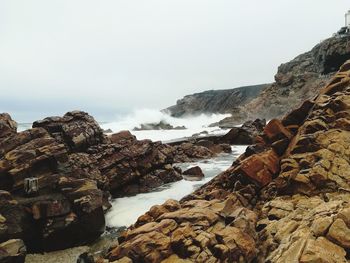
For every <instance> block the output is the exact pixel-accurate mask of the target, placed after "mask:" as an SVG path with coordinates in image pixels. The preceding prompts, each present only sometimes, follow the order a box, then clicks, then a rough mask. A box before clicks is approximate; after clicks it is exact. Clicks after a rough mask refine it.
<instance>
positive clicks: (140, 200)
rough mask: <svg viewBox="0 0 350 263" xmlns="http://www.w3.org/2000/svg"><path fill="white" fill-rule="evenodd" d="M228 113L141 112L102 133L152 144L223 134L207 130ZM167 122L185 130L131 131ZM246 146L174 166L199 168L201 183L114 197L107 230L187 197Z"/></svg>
mask: <svg viewBox="0 0 350 263" xmlns="http://www.w3.org/2000/svg"><path fill="white" fill-rule="evenodd" d="M229 116H230V114H211V115H206V114H201V115H199V116H195V117H186V118H174V117H172V116H170V115H168V114H166V113H163V112H160V111H158V110H151V109H143V110H135V111H134V112H132V113H130V114H128V115H126V116H124V117H122V118H119V119H118V120H116V121H115V122H110V123H104V124H102V125H101V127H102V128H103V129H104V130H108V129H110V130H111V131H112V132H118V131H121V130H130V131H131V132H132V134H134V135H135V136H136V137H137V139H139V140H142V139H151V140H152V141H162V142H168V141H171V140H176V139H180V138H187V137H191V136H192V135H193V134H198V133H201V132H203V131H206V132H207V134H202V136H207V135H222V134H225V133H226V132H227V131H228V130H226V129H220V128H219V127H209V125H210V124H212V123H215V122H218V121H220V120H222V119H223V118H225V117H229ZM160 121H163V122H166V123H168V124H170V125H172V126H174V127H176V126H185V127H186V129H185V130H145V131H132V130H133V129H134V128H135V127H139V126H140V125H141V124H145V123H159V122H160ZM245 149H246V146H232V153H222V154H220V155H219V156H217V157H215V158H212V159H209V160H200V161H197V162H191V163H181V164H174V165H175V166H178V167H180V168H181V169H182V170H186V169H189V168H191V167H193V166H199V167H201V169H202V171H203V173H204V175H205V176H204V178H203V179H202V180H201V181H195V182H193V181H186V180H181V181H178V182H174V183H170V184H167V185H163V186H161V187H159V188H157V189H154V190H153V191H152V192H150V193H142V194H137V195H135V196H130V197H123V198H117V199H114V200H113V201H112V209H111V210H110V211H109V212H108V213H107V215H106V222H107V225H108V226H109V227H124V226H130V225H131V224H132V223H134V222H135V221H136V220H137V218H138V217H139V216H140V215H142V214H144V213H145V212H147V211H148V210H149V209H150V208H151V207H152V206H154V205H159V204H162V203H164V202H165V201H166V200H168V199H175V200H180V199H181V198H182V197H184V196H186V195H188V194H190V193H191V192H193V191H194V190H196V189H197V188H198V187H200V186H201V185H203V184H205V183H207V182H209V181H210V180H211V179H212V178H214V177H215V176H216V175H218V174H219V173H221V172H222V171H225V170H226V169H227V168H229V167H230V166H231V164H232V162H233V161H234V160H235V158H237V157H238V156H239V155H241V154H242V153H243V152H244V151H245Z"/></svg>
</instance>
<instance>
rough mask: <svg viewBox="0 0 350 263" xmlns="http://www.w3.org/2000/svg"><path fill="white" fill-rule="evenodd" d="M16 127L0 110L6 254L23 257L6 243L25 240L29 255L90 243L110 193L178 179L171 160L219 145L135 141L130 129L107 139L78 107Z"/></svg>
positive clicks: (0, 205)
mask: <svg viewBox="0 0 350 263" xmlns="http://www.w3.org/2000/svg"><path fill="white" fill-rule="evenodd" d="M16 127H17V125H16V123H15V122H14V121H13V120H12V119H11V117H10V116H9V115H8V114H1V115H0V189H1V190H0V242H1V243H2V242H5V243H4V244H5V245H6V247H4V248H3V250H4V252H3V254H1V255H0V256H2V255H3V257H4V258H10V257H13V258H14V259H15V258H21V257H22V254H21V253H19V252H18V251H19V250H18V251H15V249H12V248H11V249H10V250H11V251H9V252H8V251H7V248H8V246H7V244H8V243H6V242H10V241H8V240H23V242H24V244H25V245H26V247H27V249H28V250H29V251H30V252H32V251H42V250H57V249H63V248H68V247H72V246H76V245H82V244H86V243H88V242H91V241H93V240H95V239H96V238H98V237H99V236H100V235H101V234H102V233H103V232H104V229H105V219H104V212H105V211H107V210H108V209H109V208H110V203H109V198H110V196H111V194H113V195H114V196H126V195H132V194H137V193H141V192H148V191H151V190H152V189H154V188H156V187H159V186H161V185H163V184H166V183H170V182H174V181H178V180H181V179H182V178H183V177H182V172H181V170H180V169H178V168H174V167H173V166H172V164H173V163H175V162H184V161H193V160H194V159H200V158H210V157H213V156H215V155H216V154H217V153H218V152H221V150H220V149H222V150H224V148H217V149H216V151H215V152H214V151H212V150H211V149H213V148H211V149H209V148H208V147H204V146H201V145H195V144H193V143H183V144H181V145H177V146H171V145H167V144H162V143H161V142H152V141H150V140H137V139H136V137H135V136H133V135H132V134H131V133H130V132H129V131H121V132H119V133H116V134H112V135H110V136H106V135H104V134H103V131H102V129H101V128H100V126H99V125H98V124H97V122H96V121H95V120H94V119H93V117H91V116H90V115H88V114H87V113H85V112H80V111H73V112H68V113H67V114H65V115H64V116H63V117H50V118H46V119H44V120H42V121H37V122H35V123H34V124H33V128H32V129H28V130H26V131H23V132H17V130H16ZM28 190H30V191H28ZM16 242H17V241H16ZM11 244H12V243H11ZM16 244H18V242H17V243H16ZM5 245H4V246H5ZM0 248H1V247H0ZM21 251H22V250H21ZM0 252H1V253H2V251H0ZM17 252H18V253H19V254H18V253H17ZM17 254H18V255H17ZM6 260H7V259H6ZM11 260H12V259H11ZM9 262H11V261H9Z"/></svg>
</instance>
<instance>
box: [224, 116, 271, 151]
mask: <svg viewBox="0 0 350 263" xmlns="http://www.w3.org/2000/svg"><path fill="white" fill-rule="evenodd" d="M265 125H266V121H265V120H260V119H256V120H255V121H247V122H245V123H244V124H243V125H242V126H241V127H234V128H232V129H231V130H230V131H229V132H228V133H227V134H225V135H224V136H223V137H222V138H221V141H222V142H226V143H228V144H234V145H239V144H241V145H248V144H253V143H255V142H256V140H257V139H256V137H257V136H258V135H259V134H260V133H261V132H262V131H263V129H264V127H265Z"/></svg>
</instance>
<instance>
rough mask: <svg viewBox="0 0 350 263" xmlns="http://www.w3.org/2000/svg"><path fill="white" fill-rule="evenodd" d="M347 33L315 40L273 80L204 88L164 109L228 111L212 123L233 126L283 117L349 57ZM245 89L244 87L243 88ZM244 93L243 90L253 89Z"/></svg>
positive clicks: (173, 111) (175, 111)
mask: <svg viewBox="0 0 350 263" xmlns="http://www.w3.org/2000/svg"><path fill="white" fill-rule="evenodd" d="M349 40H350V35H349V34H345V35H335V36H333V37H331V38H328V39H326V40H324V41H322V42H321V43H319V44H317V45H316V46H315V47H314V48H313V49H312V50H310V51H309V52H306V53H304V54H301V55H299V56H297V57H296V58H294V59H293V60H291V61H289V62H287V63H284V64H282V65H280V66H279V68H278V71H277V74H276V75H275V82H274V83H272V84H268V85H262V86H257V87H254V86H253V87H252V88H249V87H242V88H240V89H237V90H236V93H235V92H233V93H230V91H235V89H234V90H227V91H205V92H202V93H197V94H193V95H188V96H185V97H184V98H183V99H181V100H179V101H178V102H177V104H176V105H175V106H171V107H169V108H168V109H167V110H168V112H170V113H171V114H172V115H173V116H176V117H179V116H185V115H192V114H200V113H231V115H232V116H230V117H227V118H225V119H224V120H222V121H220V122H218V123H215V124H213V125H216V126H221V127H226V128H232V127H233V126H234V125H240V124H242V123H243V122H245V121H247V120H251V119H256V118H266V119H273V118H276V117H282V116H283V115H284V114H286V113H287V112H288V111H289V110H290V109H291V108H295V107H297V106H298V105H299V104H300V103H302V102H303V101H305V100H310V99H313V98H314V96H315V94H317V93H318V92H319V90H320V89H321V88H322V87H323V86H325V85H326V84H327V83H328V82H329V81H330V79H331V78H332V77H333V76H334V74H335V73H336V71H337V70H338V69H339V67H340V66H341V65H342V64H343V63H344V62H345V61H346V60H348V59H350V45H349ZM245 89H247V90H246V91H245ZM252 91H253V93H251V95H248V96H247V97H246V96H245V95H243V94H244V92H247V93H249V92H252Z"/></svg>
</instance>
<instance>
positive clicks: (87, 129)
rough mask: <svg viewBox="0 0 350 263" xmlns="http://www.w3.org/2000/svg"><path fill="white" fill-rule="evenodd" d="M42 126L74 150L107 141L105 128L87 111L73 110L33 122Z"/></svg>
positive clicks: (81, 149) (37, 125)
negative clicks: (60, 115)
mask: <svg viewBox="0 0 350 263" xmlns="http://www.w3.org/2000/svg"><path fill="white" fill-rule="evenodd" d="M36 127H42V128H44V129H45V130H47V131H48V132H49V133H50V135H52V137H54V138H55V139H56V140H57V141H59V142H61V143H64V144H66V145H67V147H68V148H69V149H70V150H72V151H84V150H86V149H87V148H89V147H90V146H93V145H96V144H99V143H103V142H105V137H104V134H103V130H102V129H101V127H100V126H99V125H98V123H97V122H96V121H95V120H94V118H93V117H91V116H90V115H89V114H87V113H86V112H82V111H72V112H68V113H66V114H65V115H64V116H63V117H49V118H46V119H44V120H40V121H36V122H34V123H33V128H36Z"/></svg>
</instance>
